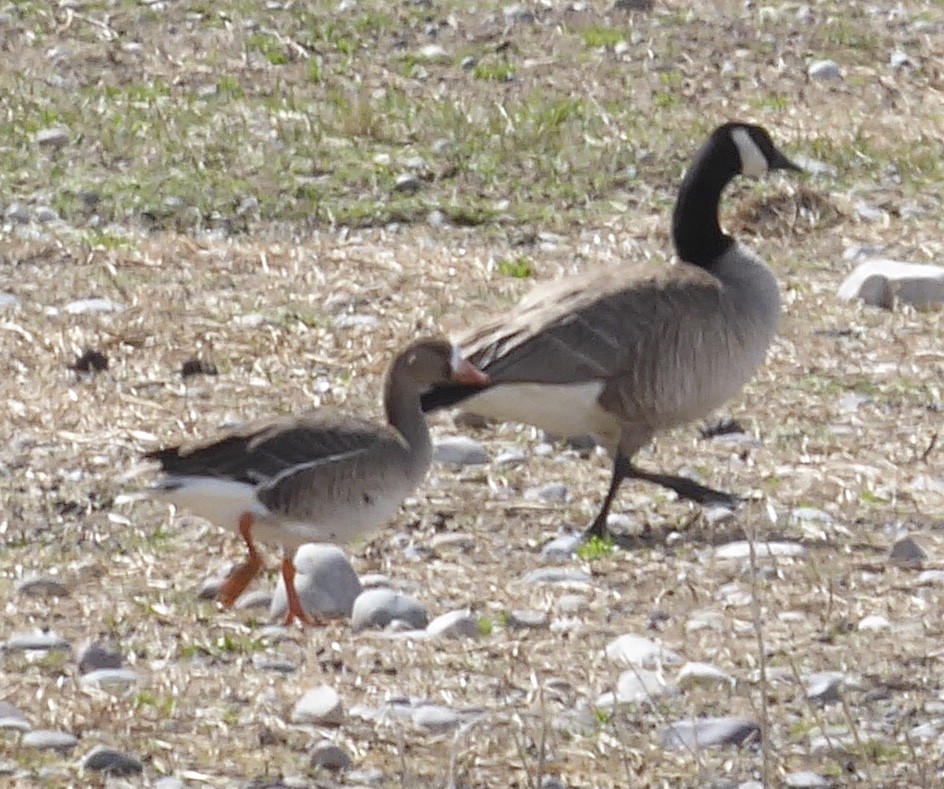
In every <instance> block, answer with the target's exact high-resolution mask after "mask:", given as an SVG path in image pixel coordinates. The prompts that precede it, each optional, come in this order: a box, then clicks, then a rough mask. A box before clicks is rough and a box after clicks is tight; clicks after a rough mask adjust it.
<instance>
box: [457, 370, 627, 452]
mask: <svg viewBox="0 0 944 789" xmlns="http://www.w3.org/2000/svg"><path fill="white" fill-rule="evenodd" d="M603 386H604V383H603V381H589V382H587V383H580V384H532V383H513V384H496V385H494V386H491V387H489V388H488V389H486V390H484V391H483V392H481V393H480V394H477V395H474V396H473V397H470V398H469V399H467V400H464V401H463V402H462V405H461V408H462V409H463V410H465V411H469V412H471V413H473V414H478V415H479V416H484V417H488V418H489V419H495V420H498V421H501V422H521V423H524V424H527V425H534V426H535V427H539V428H541V429H542V430H546V431H547V432H548V433H555V434H557V435H559V436H585V435H592V436H596V437H597V438H598V439H599V440H600V441H601V442H603V443H609V442H612V441H615V440H616V439H617V438H618V437H619V421H618V420H617V419H616V418H614V416H613V415H612V414H609V413H607V412H606V411H604V410H603V408H601V407H600V403H599V402H598V398H599V396H600V392H602V391H603Z"/></svg>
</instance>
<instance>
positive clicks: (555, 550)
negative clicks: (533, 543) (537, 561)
mask: <svg viewBox="0 0 944 789" xmlns="http://www.w3.org/2000/svg"><path fill="white" fill-rule="evenodd" d="M582 544H583V535H582V534H581V533H580V532H568V533H565V534H561V535H559V536H558V537H555V538H554V539H553V540H551V541H550V542H548V543H545V545H544V547H543V548H541V555H542V556H545V557H547V558H549V559H561V560H565V559H569V558H570V557H571V556H573V554H574V553H575V552H576V550H577V549H578V548H579V547H580V546H581V545H582Z"/></svg>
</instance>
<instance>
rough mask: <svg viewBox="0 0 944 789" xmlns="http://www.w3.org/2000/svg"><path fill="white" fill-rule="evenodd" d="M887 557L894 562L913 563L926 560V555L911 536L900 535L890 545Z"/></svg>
mask: <svg viewBox="0 0 944 789" xmlns="http://www.w3.org/2000/svg"><path fill="white" fill-rule="evenodd" d="M888 558H889V559H891V561H892V562H894V563H896V564H904V565H915V564H921V563H922V562H924V561H926V560H927V558H928V555H927V553H925V551H924V548H922V547H921V546H920V545H919V544H918V543H917V542H916V541H915V539H914V538H913V537H902V538H901V539H900V540H896V541H895V544H894V545H892V547H891V549H890V550H889V551H888Z"/></svg>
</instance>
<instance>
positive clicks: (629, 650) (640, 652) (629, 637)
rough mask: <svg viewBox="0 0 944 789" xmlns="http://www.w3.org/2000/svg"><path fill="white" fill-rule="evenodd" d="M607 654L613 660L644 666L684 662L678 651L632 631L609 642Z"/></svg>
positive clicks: (657, 666) (655, 666) (654, 666)
mask: <svg viewBox="0 0 944 789" xmlns="http://www.w3.org/2000/svg"><path fill="white" fill-rule="evenodd" d="M606 656H607V657H608V658H609V659H610V660H613V661H617V662H620V663H628V664H629V665H632V666H642V667H643V668H659V667H660V666H661V665H675V664H678V663H681V662H682V658H681V656H680V655H679V654H678V653H677V652H673V651H672V650H671V649H667V648H666V647H663V646H660V645H659V644H657V643H655V642H654V641H650V640H649V639H648V638H643V637H642V636H637V635H634V634H632V633H628V634H626V635H623V636H620V637H619V638H617V639H614V640H613V641H611V642H610V643H609V644H607V647H606Z"/></svg>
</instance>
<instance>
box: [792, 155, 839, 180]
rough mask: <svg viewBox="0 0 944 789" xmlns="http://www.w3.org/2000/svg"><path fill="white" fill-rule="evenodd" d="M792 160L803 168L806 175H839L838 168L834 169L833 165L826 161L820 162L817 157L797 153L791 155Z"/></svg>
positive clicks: (833, 176) (830, 176)
mask: <svg viewBox="0 0 944 789" xmlns="http://www.w3.org/2000/svg"><path fill="white" fill-rule="evenodd" d="M793 160H794V161H795V162H796V163H797V164H798V165H800V167H802V168H803V171H804V172H805V173H807V174H808V175H812V176H818V177H821V178H835V177H836V176H837V175H839V170H837V169H836V167H834V166H833V165H831V164H829V163H828V162H821V161H819V159H813V158H812V157H810V156H803V155H802V154H797V155H796V156H794V157H793Z"/></svg>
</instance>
